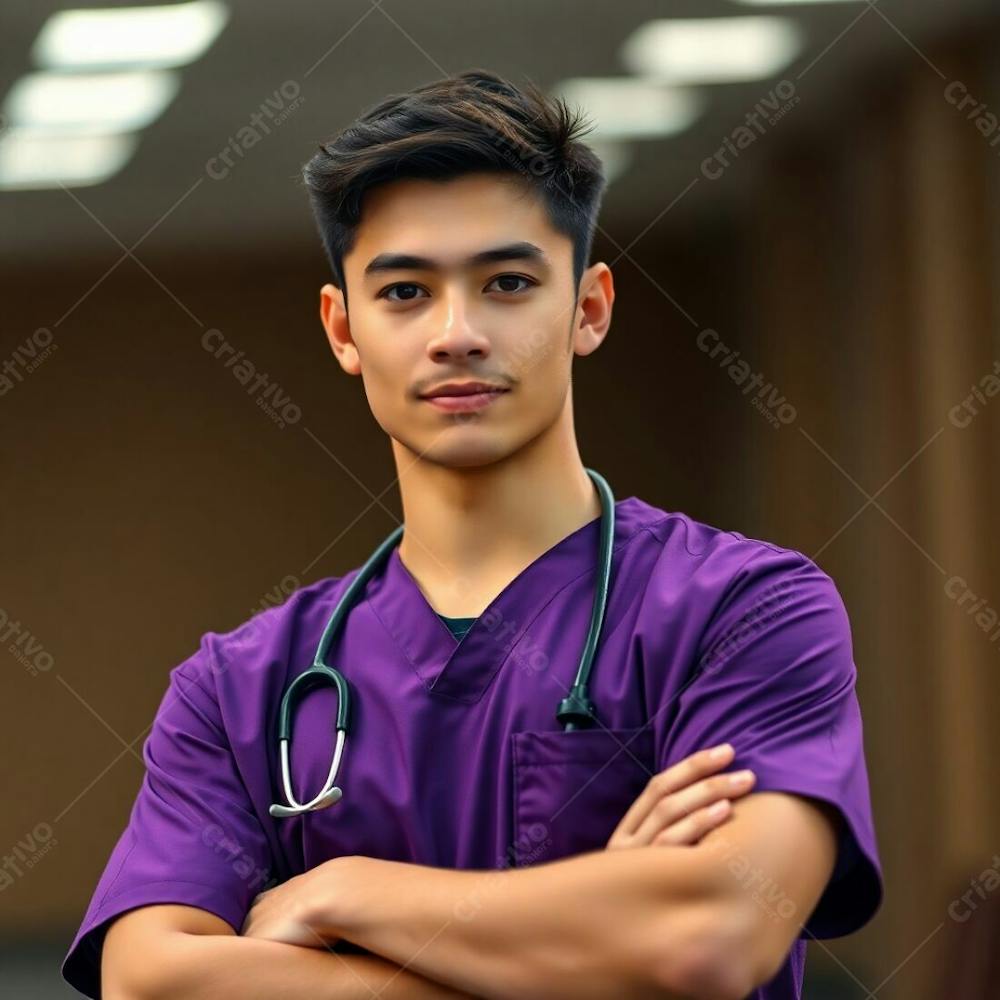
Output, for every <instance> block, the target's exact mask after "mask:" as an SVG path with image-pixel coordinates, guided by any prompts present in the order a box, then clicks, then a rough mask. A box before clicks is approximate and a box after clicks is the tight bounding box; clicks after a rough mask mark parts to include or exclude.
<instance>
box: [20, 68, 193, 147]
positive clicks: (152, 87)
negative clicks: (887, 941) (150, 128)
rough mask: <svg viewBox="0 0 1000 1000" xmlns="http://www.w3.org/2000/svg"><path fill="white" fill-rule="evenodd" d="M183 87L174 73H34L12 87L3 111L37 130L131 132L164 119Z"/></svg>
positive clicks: (148, 71) (134, 71)
mask: <svg viewBox="0 0 1000 1000" xmlns="http://www.w3.org/2000/svg"><path fill="white" fill-rule="evenodd" d="M179 86H180V79H179V77H178V75H177V74H176V73H173V72H171V71H170V70H133V71H122V72H117V73H48V72H41V73H29V74H27V75H26V76H22V77H21V78H20V79H19V80H17V81H16V82H15V83H14V86H13V87H11V89H10V93H9V94H8V95H7V100H6V101H5V103H4V106H3V113H4V115H6V117H7V118H8V119H9V121H10V122H11V123H12V124H14V125H24V126H27V127H32V128H48V129H82V130H84V131H87V132H94V131H107V132H125V131H129V130H130V129H138V128H143V127H145V126H146V125H148V124H149V123H150V122H152V121H154V120H155V119H156V118H158V117H159V116H160V114H162V112H163V110H164V108H166V106H167V105H168V104H169V103H170V102H171V101H172V100H173V98H174V95H175V94H176V93H177V88H178V87H179Z"/></svg>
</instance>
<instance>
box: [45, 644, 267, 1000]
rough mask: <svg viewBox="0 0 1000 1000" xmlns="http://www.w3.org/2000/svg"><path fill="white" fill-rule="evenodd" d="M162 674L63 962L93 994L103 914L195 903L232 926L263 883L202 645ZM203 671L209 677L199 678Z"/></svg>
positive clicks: (68, 976)
mask: <svg viewBox="0 0 1000 1000" xmlns="http://www.w3.org/2000/svg"><path fill="white" fill-rule="evenodd" d="M212 638H213V636H212V633H208V634H206V636H203V638H202V642H201V646H200V648H199V651H198V652H197V653H195V655H194V656H192V657H191V658H190V659H188V660H186V661H185V662H184V663H181V664H180V665H179V666H177V667H175V668H174V669H173V670H172V671H171V672H170V677H169V684H168V686H167V690H166V693H165V695H164V697H163V699H162V701H161V702H160V705H159V708H158V709H157V712H156V716H155V719H154V721H153V726H152V730H151V731H150V734H149V736H148V738H147V739H146V741H145V743H144V744H143V751H142V755H143V761H144V763H145V766H146V771H145V775H144V777H143V780H142V785H141V787H140V789H139V792H138V794H137V796H136V799H135V802H134V804H133V806H132V811H131V814H130V817H129V821H128V824H127V826H126V828H125V830H124V831H123V832H122V834H121V836H120V838H119V839H118V842H117V844H116V845H115V847H114V849H113V850H112V852H111V856H110V858H109V859H108V862H107V864H106V866H105V868H104V873H103V874H102V875H101V878H100V880H99V882H98V884H97V888H96V890H95V892H94V894H93V897H92V899H91V901H90V905H89V907H88V909H87V912H86V914H85V916H84V919H83V923H82V924H81V926H80V928H79V930H78V931H77V934H76V937H75V938H74V940H73V943H72V945H71V946H70V949H69V952H68V953H67V954H66V957H65V958H64V960H63V964H62V975H63V978H64V979H65V980H66V981H67V982H68V983H69V984H70V985H71V986H73V987H74V988H75V989H77V990H79V991H80V992H81V993H83V994H84V995H86V996H89V997H95V998H96V997H100V995H101V986H100V969H101V950H102V947H103V942H104V936H105V933H106V932H107V928H108V924H109V921H110V920H111V918H112V917H116V916H119V915H120V914H122V913H124V912H125V911H126V910H131V909H134V908H135V907H138V906H145V905H148V904H152V903H181V904H186V905H188V906H197V907H199V908H201V909H204V910H208V911H210V912H212V913H214V914H216V915H217V916H219V917H221V918H222V919H223V920H225V921H226V922H227V923H228V924H230V925H231V926H232V927H233V929H234V930H235V931H236V932H237V933H239V930H240V928H241V927H242V924H243V920H244V917H245V915H246V913H247V911H248V910H249V908H250V905H251V903H252V901H253V898H254V897H255V896H256V895H257V894H258V893H260V892H263V891H264V889H265V888H268V887H269V886H268V883H269V881H271V867H272V865H271V852H270V848H269V846H268V842H267V838H266V836H265V834H264V831H263V829H262V827H261V825H260V822H259V820H258V818H257V815H256V814H255V812H254V811H253V808H252V806H251V803H250V799H249V795H248V792H247V790H246V788H245V786H244V784H243V782H242V780H241V776H240V773H239V769H238V767H237V766H236V762H235V760H234V756H233V753H232V751H231V749H230V747H229V744H228V741H227V738H226V733H225V728H224V726H223V723H222V718H221V715H220V711H219V706H218V702H217V699H216V697H215V696H214V695H213V694H212V693H210V692H211V691H213V690H214V686H213V685H212V680H211V676H210V663H211V662H212V660H211V657H212V656H213V655H214V653H213V652H212V650H211V649H210V646H209V643H210V642H211V641H212ZM206 675H209V676H207V677H206Z"/></svg>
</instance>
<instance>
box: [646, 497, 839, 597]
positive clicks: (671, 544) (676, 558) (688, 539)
mask: <svg viewBox="0 0 1000 1000" xmlns="http://www.w3.org/2000/svg"><path fill="white" fill-rule="evenodd" d="M632 500H633V501H635V502H636V503H637V504H639V505H641V507H642V509H643V513H642V514H641V516H640V519H641V520H642V522H643V527H644V528H645V529H646V530H647V531H648V533H649V534H650V535H651V536H652V537H653V538H655V539H656V541H657V542H658V543H659V545H660V546H661V547H662V553H661V556H660V560H659V562H660V563H661V564H662V565H660V566H659V567H658V569H659V570H660V572H672V573H674V574H676V575H677V576H680V577H684V576H690V575H694V574H696V573H701V574H703V575H704V574H706V573H711V574H712V577H713V579H714V580H715V581H716V582H717V583H719V584H723V585H725V584H726V583H732V582H735V581H736V580H737V578H740V577H742V576H746V575H753V574H757V573H761V572H764V573H766V572H775V571H779V570H781V569H782V568H784V569H801V568H808V567H812V568H813V569H815V570H816V571H818V572H819V573H823V571H822V570H821V569H820V568H819V567H818V566H817V565H816V563H815V562H813V560H812V559H810V558H809V557H808V556H807V555H805V554H804V553H803V552H800V551H799V550H798V549H793V548H788V547H787V546H782V545H778V544H777V543H776V542H773V541H769V540H767V539H763V538H754V537H751V536H748V535H745V534H743V533H742V532H740V531H736V530H733V529H731V528H723V527H720V526H718V525H714V524H709V523H707V522H705V521H699V520H697V519H696V518H694V517H691V516H690V515H689V514H686V513H684V512H683V511H666V510H663V509H661V508H659V507H656V506H654V505H653V504H649V503H646V502H645V501H642V500H638V499H637V498H632ZM824 575H825V574H824Z"/></svg>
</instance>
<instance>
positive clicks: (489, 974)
mask: <svg viewBox="0 0 1000 1000" xmlns="http://www.w3.org/2000/svg"><path fill="white" fill-rule="evenodd" d="M838 821H839V817H838V814H837V813H836V812H835V811H834V810H833V809H831V808H830V807H829V806H827V805H826V804H824V803H821V802H819V801H817V800H813V799H808V798H804V797H800V796H795V795H789V794H784V793H776V792H762V793H757V794H753V795H750V796H748V797H746V798H744V799H741V800H740V801H738V802H736V803H735V804H734V805H733V806H732V809H731V816H730V817H729V819H728V820H727V822H726V823H725V824H724V825H722V826H720V827H717V828H715V829H713V830H711V831H710V832H708V833H707V834H706V835H705V836H704V837H703V838H702V839H701V840H700V841H699V842H698V843H697V844H695V845H693V846H672V845H660V844H647V845H644V846H638V847H635V848H633V849H629V850H604V851H595V852H591V853H587V854H583V855H579V856H576V857H573V858H567V859H565V860H561V861H556V862H551V863H548V864H543V865H537V866H534V867H529V868H523V869H512V870H506V871H490V872H479V871H456V870H452V869H443V868H432V867H427V866H422V865H413V864H405V863H401V862H391V861H382V860H378V859H374V858H367V857H362V856H354V857H346V858H337V859H334V860H332V861H329V862H327V863H325V864H323V865H320V866H319V867H317V868H314V869H312V870H311V871H309V872H306V873H305V874H304V875H300V876H297V877H296V878H293V879H291V880H289V881H288V882H286V883H284V884H283V885H281V886H278V887H276V888H275V889H272V890H269V891H268V892H266V893H264V894H263V895H262V896H260V897H258V899H257V901H255V905H254V906H253V907H252V908H251V910H250V913H249V914H248V917H247V921H246V923H245V924H244V927H243V928H242V932H241V935H239V936H236V935H234V934H233V932H232V928H229V927H228V925H225V924H224V922H223V921H221V920H219V918H217V917H214V916H212V915H211V914H205V913H204V912H203V911H198V910H194V909H192V908H187V907H169V908H168V907H150V908H148V909H149V910H150V911H151V912H152V911H156V910H167V909H169V910H173V911H187V912H189V913H191V914H200V916H201V918H204V919H205V920H207V921H210V922H211V923H210V924H202V925H201V926H202V930H201V931H200V932H199V931H194V932H191V933H186V934H174V935H172V936H170V940H169V944H162V945H161V947H162V948H164V949H167V948H169V949H170V954H169V958H167V956H166V955H164V954H163V953H162V952H161V957H162V958H163V961H157V962H156V963H155V965H156V967H157V968H159V969H160V970H161V971H160V972H159V973H157V974H156V975H152V974H145V975H144V974H143V972H142V970H141V969H139V968H138V966H135V967H134V972H133V974H132V975H131V976H129V975H118V976H116V977H115V985H114V986H112V987H111V988H110V989H108V988H106V990H105V996H106V997H107V998H108V1000H126V998H139V997H143V998H144V997H171V996H184V997H190V998H193V1000H194V998H199V997H201V998H206V1000H208V998H215V1000H219V998H223V997H228V996H235V995H237V994H238V995H239V996H240V997H241V998H244V997H245V998H254V997H258V996H259V997H261V998H262V1000H263V998H264V997H271V996H274V995H278V994H279V993H280V995H282V996H285V997H298V996H301V997H310V998H312V997H330V998H334V997H337V998H342V997H355V996H357V997H364V998H367V997H370V996H372V995H373V994H374V995H378V996H383V997H386V998H391V997H394V996H400V997H401V996H407V997H460V996H470V995H471V996H477V997H489V998H505V997H514V996H517V997H554V998H558V997H570V996H572V997H582V998H585V997H599V996H606V995H622V994H625V995H629V996H636V997H656V998H660V1000H682V998H684V1000H688V998H691V1000H702V998H704V1000H741V998H743V997H745V996H746V994H747V993H749V992H751V991H752V989H753V988H754V987H755V986H757V985H759V984H761V983H763V982H766V981H767V980H768V979H770V978H771V977H772V976H773V975H774V974H775V973H776V972H777V970H778V969H779V968H780V966H781V964H782V963H783V961H784V960H785V957H786V956H787V954H788V951H789V949H790V948H791V946H792V944H793V942H794V940H795V938H796V936H797V935H798V932H799V929H800V927H801V925H802V924H803V923H804V922H805V921H806V919H807V918H808V917H809V915H810V914H811V912H812V910H813V909H814V908H815V905H816V903H817V901H818V900H819V897H820V894H821V893H822V891H823V888H824V886H825V885H826V883H827V881H828V879H829V877H830V874H831V872H832V870H833V865H834V861H835V854H836V836H837V832H838V827H837V824H838ZM734 859H735V860H736V861H737V862H738V863H736V864H734V863H733V861H734ZM737 872H739V874H736V873H737ZM748 873H751V877H748ZM757 883H761V884H765V885H767V886H768V892H767V893H766V898H765V899H762V898H761V897H762V896H763V895H765V894H761V893H757V892H756V891H755V889H756V887H757V886H756V884H757ZM138 912H141V911H138ZM117 923H118V924H121V923H124V921H118V922H117ZM208 926H211V927H213V928H214V929H206V928H207V927H208ZM220 928H221V929H220ZM116 931H117V925H113V926H112V928H111V930H110V931H109V934H108V943H107V944H110V943H111V939H112V936H113V935H115V934H116ZM338 940H345V941H349V942H352V943H354V944H355V945H358V946H360V947H362V948H364V949H367V950H368V951H369V952H370V953H371V954H367V955H364V954H362V955H355V954H341V953H337V952H331V951H330V950H329V947H330V946H331V945H332V944H333V943H334V942H336V941H338ZM107 944H106V946H105V947H106V949H107ZM303 946H305V947H303ZM106 961H107V959H106ZM145 964H146V966H147V968H149V967H150V963H148V962H147V963H145Z"/></svg>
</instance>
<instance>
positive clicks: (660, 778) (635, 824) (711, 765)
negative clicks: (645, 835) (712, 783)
mask: <svg viewBox="0 0 1000 1000" xmlns="http://www.w3.org/2000/svg"><path fill="white" fill-rule="evenodd" d="M734 753H735V751H734V750H733V747H732V744H730V743H723V744H721V745H720V746H717V747H710V748H709V749H707V750H699V751H698V752H697V753H693V754H691V755H690V756H688V757H685V758H684V759H683V760H681V761H678V762H677V763H676V764H673V765H672V766H670V767H668V768H666V769H665V770H663V771H660V772H658V773H657V774H654V775H653V777H652V778H650V779H649V781H648V782H647V783H646V787H645V788H644V789H643V790H642V793H641V794H640V795H639V797H638V798H637V799H636V800H635V802H633V803H632V805H631V806H630V807H629V810H628V812H626V813H625V815H624V816H623V817H622V819H621V822H620V823H619V824H618V827H617V829H616V830H615V833H619V831H620V833H621V834H622V835H623V836H629V835H632V834H634V833H635V831H636V830H637V829H638V828H639V826H640V825H641V824H642V822H643V820H645V819H646V817H647V816H648V815H649V812H650V810H651V809H652V808H653V807H654V806H655V805H656V803H657V802H659V801H660V800H661V799H662V798H663V797H664V796H665V795H670V794H671V793H673V792H675V791H677V790H678V789H680V788H683V787H685V786H686V785H690V784H691V783H692V782H695V781H697V780H698V779H699V778H703V777H705V776H706V775H709V774H712V773H714V772H715V771H718V770H719V768H721V767H725V766H726V765H727V764H729V763H730V761H731V760H732V759H733V754H734Z"/></svg>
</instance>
